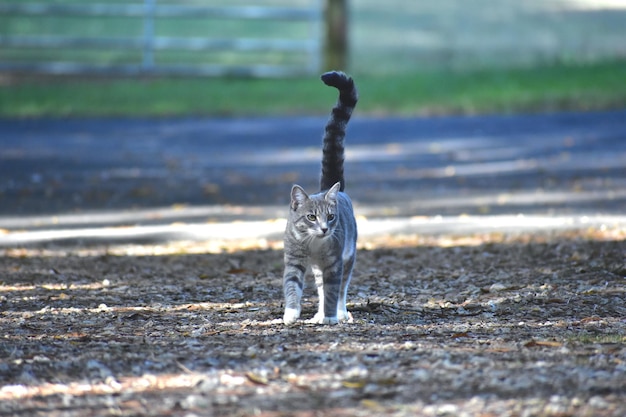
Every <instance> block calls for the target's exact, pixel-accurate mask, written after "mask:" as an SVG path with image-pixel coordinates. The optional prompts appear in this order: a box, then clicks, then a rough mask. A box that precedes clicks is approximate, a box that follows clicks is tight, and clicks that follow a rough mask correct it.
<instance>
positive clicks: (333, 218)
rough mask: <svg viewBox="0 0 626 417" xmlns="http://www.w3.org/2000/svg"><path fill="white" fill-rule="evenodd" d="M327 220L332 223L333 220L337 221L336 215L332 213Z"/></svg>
mask: <svg viewBox="0 0 626 417" xmlns="http://www.w3.org/2000/svg"><path fill="white" fill-rule="evenodd" d="M326 218H327V219H328V221H329V222H332V221H333V220H335V215H334V214H332V213H331V214H329V215H328V217H326Z"/></svg>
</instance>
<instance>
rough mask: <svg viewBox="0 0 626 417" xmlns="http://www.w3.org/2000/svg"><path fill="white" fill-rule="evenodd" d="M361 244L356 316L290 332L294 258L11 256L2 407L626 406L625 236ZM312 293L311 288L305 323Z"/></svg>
mask: <svg viewBox="0 0 626 417" xmlns="http://www.w3.org/2000/svg"><path fill="white" fill-rule="evenodd" d="M440 243H442V242H440ZM362 246H364V247H362V248H361V250H360V252H359V259H358V266H357V269H356V272H355V278H354V281H353V285H352V286H351V289H350V297H349V301H350V304H349V309H350V310H351V311H352V313H353V315H354V317H355V323H354V324H351V325H338V326H317V325H309V324H304V323H299V324H297V325H296V326H293V327H285V326H283V325H282V324H281V323H280V322H279V321H277V319H278V318H280V317H281V315H282V291H281V274H282V254H281V252H280V251H276V250H249V251H242V250H237V251H233V252H231V253H221V254H206V253H204V254H188V253H179V254H174V255H164V256H133V255H127V256H119V255H117V256H116V255H112V254H110V253H108V252H107V250H106V248H98V249H97V250H96V251H95V252H94V253H92V254H91V255H86V254H85V253H84V252H81V251H80V250H79V249H80V248H77V249H76V250H67V249H65V251H66V252H65V253H61V252H56V253H54V254H53V253H52V252H46V250H45V249H41V248H40V249H30V250H26V249H21V250H20V249H12V250H5V253H4V255H5V256H3V257H2V258H0V269H1V270H2V271H3V279H2V283H1V285H0V302H1V310H2V313H1V316H0V329H1V331H2V334H3V342H2V344H1V345H0V347H1V351H2V355H1V357H2V358H3V359H2V360H1V361H0V376H1V378H2V381H3V387H2V388H1V389H0V399H1V400H2V401H1V402H0V404H1V405H0V408H1V410H2V412H4V413H13V414H20V415H21V414H29V415H48V416H55V415H64V416H74V415H75V416H79V415H85V413H88V414H90V415H106V414H108V413H110V412H112V410H114V411H115V412H116V413H117V414H120V415H136V414H142V413H150V414H168V415H187V414H188V413H190V412H192V413H209V414H211V413H212V414H214V415H226V414H228V415H241V416H247V415H259V414H261V415H267V416H273V415H275V416H278V415H284V413H289V414H290V415H312V414H314V413H321V414H322V415H327V414H328V415H330V414H332V415H355V414H357V415H418V416H421V415H424V416H428V415H442V414H453V415H462V414H463V413H467V414H470V415H475V414H480V413H483V414H484V413H487V414H496V415H505V414H507V413H518V414H524V413H530V414H551V413H552V414H554V412H556V411H555V410H558V412H559V414H560V415H599V416H605V415H606V416H618V415H624V412H626V409H625V408H624V404H626V397H625V396H624V391H623V390H622V388H621V386H622V384H621V381H622V379H623V374H624V361H625V359H626V350H625V348H624V346H625V345H624V341H625V337H626V326H625V324H624V320H623V317H624V316H625V315H626V309H625V308H624V305H625V303H624V301H625V299H626V286H624V282H623V281H624V276H625V275H626V269H624V262H623V259H624V258H623V255H624V252H625V250H626V246H625V244H624V241H623V240H617V241H603V240H590V239H589V238H588V237H585V236H582V235H580V234H570V235H560V236H557V235H554V234H553V235H543V236H542V235H535V236H516V237H515V238H505V237H502V236H500V237H494V236H492V237H491V238H490V239H489V238H488V237H486V236H482V241H481V240H475V241H474V242H473V243H472V244H471V245H468V241H467V240H466V241H462V240H458V241H456V243H454V244H452V245H450V242H448V246H449V247H445V245H442V244H441V245H433V244H431V245H426V244H419V243H417V244H416V243H413V244H407V242H400V241H396V242H395V245H391V244H388V245H387V246H386V247H378V248H373V249H367V247H368V246H372V245H369V244H368V242H362ZM83 249H84V248H83ZM315 303H316V299H315V295H314V291H313V289H311V288H309V289H307V293H306V295H305V301H304V305H303V315H304V316H305V318H306V316H308V315H311V316H312V315H313V314H314V312H315V309H316V305H315Z"/></svg>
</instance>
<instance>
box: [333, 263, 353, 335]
mask: <svg viewBox="0 0 626 417" xmlns="http://www.w3.org/2000/svg"><path fill="white" fill-rule="evenodd" d="M354 255H355V253H354V252H353V254H352V256H350V257H349V258H348V259H347V260H346V261H345V262H344V265H343V277H342V279H341V288H340V289H339V300H338V302H337V320H339V322H345V323H352V322H353V321H354V320H353V318H352V314H350V312H349V311H348V308H347V307H346V301H347V297H348V286H349V285H350V280H351V279H352V269H353V267H354V261H355V258H356V257H355V256H354Z"/></svg>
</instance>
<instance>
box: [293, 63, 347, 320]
mask: <svg viewBox="0 0 626 417" xmlns="http://www.w3.org/2000/svg"><path fill="white" fill-rule="evenodd" d="M321 79H322V81H323V82H324V83H325V84H326V85H328V86H331V87H335V88H337V90H339V99H338V100H337V104H336V105H335V107H333V109H332V112H331V115H330V119H329V120H328V122H327V124H326V128H325V131H324V138H323V152H322V174H321V179H320V190H321V191H320V192H318V193H315V194H312V195H308V194H307V193H306V192H305V191H304V189H303V188H302V187H300V186H299V185H294V186H293V187H292V189H291V203H290V207H289V217H288V220H287V227H286V230H285V249H284V250H285V252H284V257H285V271H284V275H283V291H284V295H285V313H284V315H283V323H284V324H285V325H290V324H293V323H295V322H296V321H297V320H298V318H299V317H300V299H301V298H302V290H303V288H304V278H305V275H306V272H307V270H308V269H310V270H311V272H312V273H313V276H314V278H315V285H316V286H317V292H318V295H319V306H318V311H317V313H316V314H315V316H314V317H313V318H312V319H310V320H308V321H307V322H309V323H317V324H337V323H338V322H350V323H351V322H352V321H353V319H352V315H351V314H350V313H349V312H348V310H347V309H346V295H347V292H348V285H349V284H350V279H351V278H352V269H353V267H354V262H355V259H356V239H357V227H356V220H355V218H354V211H353V209H352V202H351V201H350V197H348V195H347V194H346V193H344V192H343V190H344V186H345V180H344V174H343V162H344V145H343V141H344V137H345V133H346V125H347V124H348V121H349V120H350V116H351V115H352V111H353V110H354V107H355V106H356V103H357V100H358V93H357V90H356V87H355V85H354V81H353V80H352V78H351V77H348V76H347V75H346V74H344V73H343V72H339V71H331V72H327V73H324V74H322V76H321Z"/></svg>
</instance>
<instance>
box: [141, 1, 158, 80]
mask: <svg viewBox="0 0 626 417" xmlns="http://www.w3.org/2000/svg"><path fill="white" fill-rule="evenodd" d="M154 2H155V0H144V2H143V5H144V16H143V52H142V59H141V66H142V69H143V70H144V71H148V72H150V71H152V70H153V69H154V8H155V4H154Z"/></svg>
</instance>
